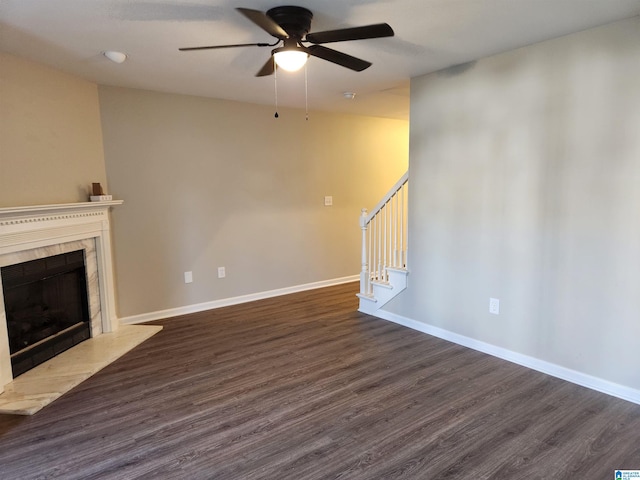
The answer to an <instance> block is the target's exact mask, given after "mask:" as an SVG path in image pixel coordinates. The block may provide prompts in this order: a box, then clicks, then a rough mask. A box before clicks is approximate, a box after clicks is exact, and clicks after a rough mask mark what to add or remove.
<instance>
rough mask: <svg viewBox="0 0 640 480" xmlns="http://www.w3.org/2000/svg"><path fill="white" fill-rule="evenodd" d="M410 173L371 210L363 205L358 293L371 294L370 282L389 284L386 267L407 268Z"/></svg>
mask: <svg viewBox="0 0 640 480" xmlns="http://www.w3.org/2000/svg"><path fill="white" fill-rule="evenodd" d="M408 180H409V172H407V173H405V174H404V175H403V176H402V178H400V180H398V182H397V183H396V184H395V185H394V186H393V187H392V188H391V190H389V192H388V193H387V194H386V195H385V196H384V198H383V199H382V200H381V201H380V202H379V203H378V205H376V206H375V208H374V209H373V210H372V211H371V213H369V214H367V209H366V208H363V209H362V213H361V215H360V228H361V229H362V270H361V272H360V294H361V295H365V296H371V295H373V285H372V282H378V283H383V284H384V283H388V282H389V272H388V269H389V268H398V269H406V267H407V200H408V192H409V182H408Z"/></svg>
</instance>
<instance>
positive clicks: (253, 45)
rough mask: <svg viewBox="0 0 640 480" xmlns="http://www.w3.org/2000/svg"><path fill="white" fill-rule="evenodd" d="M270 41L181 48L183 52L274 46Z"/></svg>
mask: <svg viewBox="0 0 640 480" xmlns="http://www.w3.org/2000/svg"><path fill="white" fill-rule="evenodd" d="M273 46H274V45H272V44H270V43H236V44H233V45H211V46H208V47H184V48H179V49H178V50H180V51H181V52H188V51H190V50H214V49H217V48H235V47H273Z"/></svg>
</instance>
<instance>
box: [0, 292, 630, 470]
mask: <svg viewBox="0 0 640 480" xmlns="http://www.w3.org/2000/svg"><path fill="white" fill-rule="evenodd" d="M356 289H357V286H356V285H354V284H349V285H343V286H338V287H330V288H326V289H322V290H316V291H311V292H305V293H300V294H294V295H289V296H285V297H279V298H277V299H270V300H264V301H259V302H254V303H250V304H244V305H240V306H234V307H228V308H222V309H218V310H215V311H211V312H205V313H199V314H193V315H189V316H184V317H178V318H173V319H169V320H166V321H162V322H157V323H161V324H162V325H164V327H165V328H164V330H163V331H162V332H160V333H159V334H157V335H156V336H154V337H152V338H151V339H150V340H148V341H147V342H145V343H144V344H142V345H141V346H139V347H138V348H136V349H135V350H133V351H132V352H131V353H129V354H127V355H126V356H124V357H122V358H121V359H120V360H118V361H117V362H116V363H114V364H112V365H111V366H109V367H107V368H106V369H104V370H103V371H101V372H100V373H98V374H97V375H95V376H93V377H92V378H90V379H89V380H87V381H86V382H84V383H82V384H81V385H80V386H78V387H77V388H75V389H74V390H72V391H71V392H70V393H68V394H66V395H64V396H63V397H62V398H60V399H59V400H57V401H56V402H54V403H53V404H51V405H50V406H48V407H46V408H45V409H44V410H42V411H40V412H39V413H37V414H36V415H34V416H32V417H16V416H8V415H0V479H3V480H9V479H20V480H25V479H33V478H43V479H44V478H64V479H83V480H86V479H94V478H96V479H97V478H100V479H134V478H144V479H165V478H169V479H174V478H175V479H242V480H249V479H276V480H281V479H295V480H302V479H323V480H324V479H335V478H340V479H391V478H411V479H445V478H452V479H474V480H476V479H489V478H495V479H509V480H511V479H534V478H535V479H545V480H548V479H594V480H595V479H609V478H613V471H614V469H617V468H620V469H640V406H639V405H635V404H632V403H628V402H625V401H623V400H618V399H615V398H612V397H609V396H607V395H604V394H600V393H597V392H594V391H590V390H587V389H585V388H581V387H578V386H576V385H573V384H570V383H567V382H564V381H561V380H558V379H555V378H552V377H549V376H547V375H544V374H541V373H537V372H534V371H531V370H528V369H526V368H523V367H520V366H517V365H514V364H511V363H508V362H505V361H502V360H498V359H496V358H493V357H490V356H487V355H484V354H482V353H479V352H475V351H473V350H469V349H466V348H463V347H460V346H457V345H454V344H451V343H448V342H445V341H443V340H439V339H436V338H433V337H430V336H428V335H425V334H422V333H418V332H415V331H412V330H409V329H406V328H403V327H400V326H397V325H394V324H392V323H388V322H385V321H382V320H378V319H375V318H373V317H369V316H367V315H364V314H360V313H358V312H357V311H356V308H357V301H356V300H357V299H356V297H355V296H354V293H355V291H356Z"/></svg>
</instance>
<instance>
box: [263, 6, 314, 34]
mask: <svg viewBox="0 0 640 480" xmlns="http://www.w3.org/2000/svg"><path fill="white" fill-rule="evenodd" d="M267 16H268V17H269V18H271V19H272V20H273V21H274V22H276V23H277V24H278V25H280V26H281V27H282V28H283V29H284V31H285V32H287V33H288V34H289V36H290V37H292V38H295V39H297V40H301V39H303V38H304V36H305V35H306V34H307V33H309V29H310V28H311V20H312V19H313V13H311V12H310V11H309V10H307V9H306V8H302V7H293V6H285V7H274V8H272V9H270V10H267Z"/></svg>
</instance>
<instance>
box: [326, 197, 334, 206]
mask: <svg viewBox="0 0 640 480" xmlns="http://www.w3.org/2000/svg"><path fill="white" fill-rule="evenodd" d="M332 205H333V197H332V196H331V195H328V196H326V197H324V206H325V207H330V206H332Z"/></svg>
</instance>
